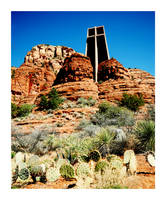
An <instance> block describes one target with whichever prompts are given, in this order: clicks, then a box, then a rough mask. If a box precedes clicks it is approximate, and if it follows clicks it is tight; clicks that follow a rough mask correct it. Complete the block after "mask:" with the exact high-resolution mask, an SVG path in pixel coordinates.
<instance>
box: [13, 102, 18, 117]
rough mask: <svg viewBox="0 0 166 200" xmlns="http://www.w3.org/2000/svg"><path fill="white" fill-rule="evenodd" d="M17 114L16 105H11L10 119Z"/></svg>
mask: <svg viewBox="0 0 166 200" xmlns="http://www.w3.org/2000/svg"><path fill="white" fill-rule="evenodd" d="M17 113H18V108H17V105H16V104H14V103H11V117H12V118H15V117H17Z"/></svg>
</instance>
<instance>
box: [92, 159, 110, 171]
mask: <svg viewBox="0 0 166 200" xmlns="http://www.w3.org/2000/svg"><path fill="white" fill-rule="evenodd" d="M108 166H109V163H108V162H107V161H105V160H101V161H99V162H97V164H96V167H95V171H96V172H99V171H101V173H103V172H104V171H105V169H106V168H107V167H108Z"/></svg>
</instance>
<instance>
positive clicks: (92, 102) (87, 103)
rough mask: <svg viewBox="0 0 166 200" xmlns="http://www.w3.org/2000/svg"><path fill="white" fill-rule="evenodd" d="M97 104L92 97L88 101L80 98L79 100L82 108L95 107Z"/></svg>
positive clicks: (78, 102)
mask: <svg viewBox="0 0 166 200" xmlns="http://www.w3.org/2000/svg"><path fill="white" fill-rule="evenodd" d="M95 103H96V100H94V99H93V98H92V97H89V98H88V99H84V98H83V97H80V98H79V99H78V100H77V104H78V105H82V106H94V105H95Z"/></svg>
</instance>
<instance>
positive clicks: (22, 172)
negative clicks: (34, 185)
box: [18, 168, 29, 180]
mask: <svg viewBox="0 0 166 200" xmlns="http://www.w3.org/2000/svg"><path fill="white" fill-rule="evenodd" d="M18 176H19V178H20V179H21V180H26V179H28V178H29V170H28V169H27V168H22V169H21V170H20V171H19V173H18Z"/></svg>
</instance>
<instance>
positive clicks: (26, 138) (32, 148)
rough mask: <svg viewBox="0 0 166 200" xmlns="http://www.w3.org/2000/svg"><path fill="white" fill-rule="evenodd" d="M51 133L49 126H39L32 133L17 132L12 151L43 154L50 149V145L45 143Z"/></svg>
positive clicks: (14, 136)
mask: <svg viewBox="0 0 166 200" xmlns="http://www.w3.org/2000/svg"><path fill="white" fill-rule="evenodd" d="M49 134H50V130H49V129H48V128H47V127H44V126H39V127H37V128H36V129H35V130H34V131H33V132H32V133H31V134H29V135H24V134H21V133H19V132H18V133H16V134H14V135H13V138H14V139H13V140H12V142H11V149H12V151H15V152H18V151H23V152H30V153H32V152H33V153H35V154H38V155H43V154H45V153H47V152H48V151H49V147H50V146H49V145H47V144H45V140H46V138H48V135H49Z"/></svg>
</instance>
